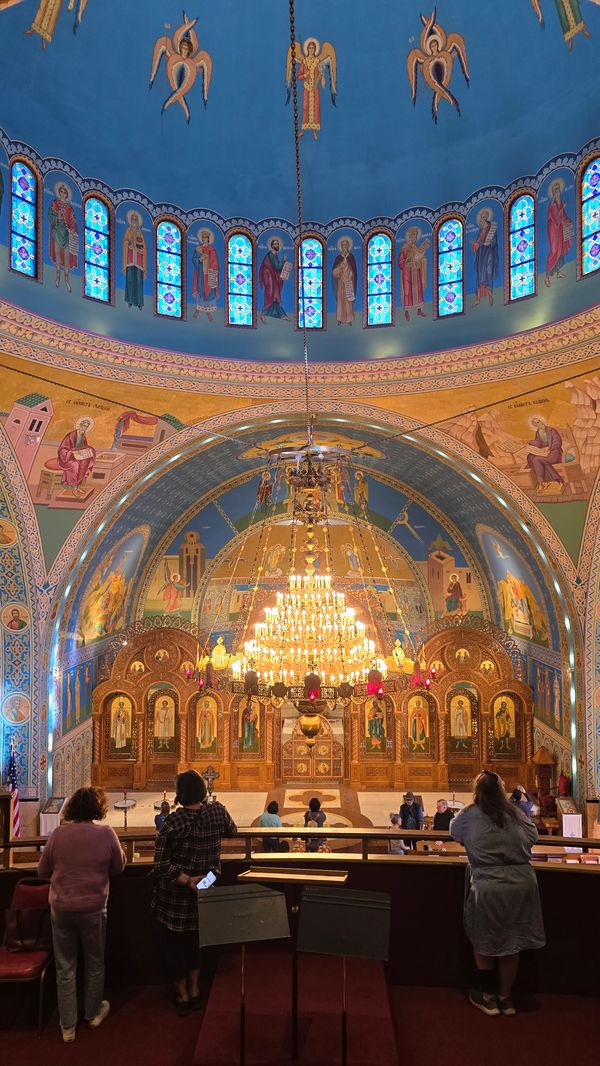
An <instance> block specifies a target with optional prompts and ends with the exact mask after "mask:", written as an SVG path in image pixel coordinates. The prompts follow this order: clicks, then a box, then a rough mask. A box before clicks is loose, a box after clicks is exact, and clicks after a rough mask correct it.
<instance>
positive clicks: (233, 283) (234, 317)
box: [225, 232, 255, 326]
mask: <svg viewBox="0 0 600 1066" xmlns="http://www.w3.org/2000/svg"><path fill="white" fill-rule="evenodd" d="M226 256H227V306H226V309H225V314H226V321H227V325H228V326H253V325H254V323H255V318H254V244H253V242H252V240H251V239H250V237H249V236H248V234H247V233H241V232H240V233H232V234H230V236H229V237H228V238H227V244H226Z"/></svg>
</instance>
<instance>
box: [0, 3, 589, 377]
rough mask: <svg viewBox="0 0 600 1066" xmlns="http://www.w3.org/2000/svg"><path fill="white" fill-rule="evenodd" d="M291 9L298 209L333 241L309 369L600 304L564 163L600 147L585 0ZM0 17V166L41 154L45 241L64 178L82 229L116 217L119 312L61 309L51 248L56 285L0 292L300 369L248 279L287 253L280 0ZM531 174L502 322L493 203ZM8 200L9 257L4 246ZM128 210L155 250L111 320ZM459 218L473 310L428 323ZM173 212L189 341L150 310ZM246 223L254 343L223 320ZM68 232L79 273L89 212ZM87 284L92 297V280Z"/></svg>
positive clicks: (57, 7)
mask: <svg viewBox="0 0 600 1066" xmlns="http://www.w3.org/2000/svg"><path fill="white" fill-rule="evenodd" d="M3 8H4V10H3ZM296 8H297V10H296V40H297V42H298V43H297V58H298V60H299V64H298V70H299V75H300V77H301V79H302V80H301V81H300V82H299V83H298V90H299V105H300V111H301V122H302V124H303V126H305V127H306V128H305V131H304V135H303V137H302V141H301V157H302V181H303V213H304V218H305V220H307V222H308V224H309V225H310V224H314V228H315V229H316V231H317V232H318V233H320V234H321V235H322V237H323V239H324V241H325V252H326V257H327V263H326V267H325V279H326V289H327V293H326V296H327V307H326V309H325V311H326V313H325V325H326V326H327V327H328V333H327V335H325V334H324V333H322V334H320V335H319V336H317V335H316V331H315V335H314V339H313V356H314V358H315V359H318V360H324V361H331V360H348V359H364V358H384V357H388V356H390V357H391V356H399V355H403V354H414V353H418V352H426V351H432V350H438V349H441V348H448V347H457V346H462V345H465V344H474V343H477V342H479V341H485V340H489V339H494V338H497V337H501V336H506V335H507V334H510V333H515V332H519V331H521V330H524V329H528V328H531V327H533V326H537V325H540V324H542V323H544V322H548V321H553V320H556V319H558V318H562V317H565V316H566V315H568V314H570V313H572V312H574V311H577V310H581V309H583V308H585V307H589V306H591V305H592V304H593V303H595V302H598V284H597V280H598V276H600V272H599V274H598V275H596V279H595V284H584V285H576V284H575V282H576V280H577V279H576V275H577V274H578V271H577V270H576V262H575V260H576V241H575V226H576V215H577V208H576V195H577V188H576V171H577V167H578V164H579V163H580V161H581V160H582V159H584V158H586V153H588V152H589V151H590V149H591V150H596V149H597V144H596V142H595V141H594V138H597V137H598V134H599V133H600V130H599V128H598V109H597V71H596V63H595V60H594V56H595V54H596V51H597V41H598V39H599V37H600V6H599V5H598V4H597V3H596V2H595V0H530V2H529V3H528V2H527V0H505V2H504V3H502V4H492V3H488V4H473V2H472V0H453V3H452V4H450V3H448V2H445V3H439V4H438V5H437V7H434V6H433V4H432V5H431V7H430V6H427V5H424V4H423V2H422V0H405V2H403V3H398V0H379V2H378V3H377V4H369V3H364V2H361V3H359V2H357V0H350V2H348V0H329V2H328V3H326V4H324V3H323V2H322V0H297V4H296ZM0 20H1V21H0V25H1V27H2V37H3V40H4V41H5V42H6V46H5V48H4V52H3V63H2V67H1V69H0V99H1V100H2V108H1V111H0V126H2V128H3V129H4V131H5V135H6V136H5V138H4V142H3V143H4V144H5V147H6V153H7V155H6V156H3V154H2V148H0V168H1V169H0V173H2V172H4V174H5V175H7V167H8V156H9V155H10V154H11V153H14V152H15V151H17V152H18V151H23V152H24V153H25V154H26V155H27V154H29V152H30V150H31V153H32V155H31V157H32V158H33V159H34V160H36V161H37V162H38V163H39V164H40V169H41V172H42V174H43V177H44V196H43V205H42V219H43V225H44V229H45V230H46V229H47V225H46V217H47V214H48V210H49V207H50V205H51V202H52V197H53V196H54V195H55V188H56V185H57V180H58V179H60V178H61V176H62V177H63V179H64V178H66V177H68V179H69V182H70V185H69V190H68V195H69V197H70V198H71V202H72V204H73V209H74V212H75V217H76V218H78V217H79V216H80V214H81V208H82V201H83V197H84V195H85V194H86V192H88V191H89V190H90V189H94V188H97V189H98V190H100V191H103V192H105V193H106V195H107V196H108V197H109V199H111V200H112V203H113V204H114V206H115V208H116V229H115V242H114V244H115V247H114V250H113V256H114V259H115V279H114V284H113V292H112V300H111V303H112V304H113V306H112V307H106V308H105V307H102V306H100V305H90V304H89V303H87V304H86V303H85V302H84V301H81V300H75V298H67V296H70V290H69V289H68V288H67V287H66V286H65V285H61V284H60V282H59V283H58V284H57V285H56V288H57V289H58V292H54V291H52V290H53V289H54V288H55V286H54V278H53V260H52V256H51V253H50V254H49V249H48V236H47V233H45V234H44V247H43V248H42V250H41V259H42V260H43V270H42V274H43V281H44V283H45V286H46V285H47V287H46V291H44V290H43V289H42V287H41V286H32V285H29V287H27V286H26V285H24V284H23V279H22V278H20V277H15V276H10V277H6V278H5V276H4V273H2V276H1V280H2V291H3V293H4V295H5V297H6V298H7V299H8V300H9V301H11V302H13V303H15V304H17V305H19V306H22V307H25V308H27V309H29V310H32V311H39V312H40V313H42V314H43V315H46V316H48V317H52V318H56V319H57V320H59V321H62V322H65V323H67V322H68V323H69V324H70V325H73V326H76V327H79V328H82V329H87V330H89V331H91V332H94V333H100V334H106V335H108V336H111V337H114V338H118V339H121V340H123V341H124V342H129V343H137V344H148V345H153V346H158V347H162V348H166V349H179V350H183V351H186V352H190V353H192V354H200V353H201V354H209V355H217V354H218V355H220V356H224V357H231V358H248V359H254V360H265V359H267V360H269V359H293V358H298V352H297V345H295V344H294V342H293V338H292V336H291V333H292V331H291V330H287V329H284V328H283V326H282V323H281V322H268V323H267V328H266V329H264V330H262V329H260V326H261V325H262V324H263V323H261V322H260V311H261V306H262V300H263V293H262V291H260V285H261V282H260V280H259V273H258V271H259V266H260V264H261V262H262V260H263V258H264V256H265V255H266V254H268V251H269V248H270V243H269V242H270V241H271V240H272V238H273V236H274V235H276V236H277V237H278V239H279V242H280V245H281V246H282V248H281V251H282V254H283V253H284V252H285V253H286V254H287V257H288V259H289V258H292V259H293V238H294V233H295V231H294V226H295V219H296V195H295V173H294V152H293V140H292V106H291V103H288V104H287V105H286V98H287V96H288V93H287V88H286V56H287V51H288V45H289V39H290V33H289V11H288V4H287V3H285V2H284V0H258V2H255V3H253V4H249V3H247V2H245V0H221V2H220V3H219V4H215V5H209V6H206V5H203V6H197V7H193V6H192V7H190V8H189V9H188V8H186V9H185V11H184V13H183V14H182V9H181V4H180V0H161V2H159V0H145V2H144V4H143V5H140V4H134V3H132V2H131V0H130V2H129V3H121V4H119V5H117V4H114V3H113V4H111V3H102V2H101V0H87V2H86V0H69V2H68V3H67V0H12V3H11V2H10V0H9V3H8V5H6V4H0ZM313 52H314V54H315V57H316V60H319V63H318V65H317V66H316V77H317V81H316V85H315V86H314V88H313V90H312V91H311V92H310V93H309V94H308V96H307V95H306V90H307V85H308V81H307V78H305V77H304V74H306V75H307V77H308V78H309V77H310V60H311V59H312V57H313ZM300 61H301V62H300ZM152 75H154V77H153V78H152ZM169 79H170V81H169ZM334 90H335V91H334ZM552 181H558V182H559V183H560V184H561V195H562V199H563V201H564V204H565V210H566V218H567V219H568V220H569V222H568V223H567V224H566V225H567V230H564V231H563V232H567V231H568V232H571V231H572V236H571V239H570V241H567V239H566V238H565V241H567V243H568V245H569V247H568V250H567V252H566V254H565V260H566V265H567V270H566V271H565V282H564V284H555V283H554V280H553V282H552V285H549V284H546V286H544V277H545V275H546V273H547V272H548V269H549V267H548V263H549V262H550V261H551V253H550V248H549V237H548V234H547V224H546V220H547V213H548V210H549V206H550V204H551V201H552V194H551V182H552ZM523 183H526V184H527V185H528V186H530V187H531V188H532V189H533V190H534V192H536V193H537V208H538V216H539V217H538V219H537V229H536V232H537V250H536V254H537V276H538V282H537V288H538V294H537V296H536V298H535V299H534V300H532V301H529V302H528V301H525V302H524V303H521V304H520V305H517V304H514V305H510V306H507V307H506V308H505V307H504V304H505V302H506V300H507V296H506V270H507V262H506V259H507V250H506V249H507V239H506V233H505V232H504V231H505V229H506V227H505V226H504V222H503V209H504V206H505V204H506V201H507V199H508V198H509V196H510V194H511V193H512V191H515V190H516V189H518V188H519V187H520V185H523ZM5 185H6V180H5ZM7 200H8V197H7V196H5V197H4V205H3V207H2V216H1V218H0V243H1V244H5V243H6V240H7V236H6V234H7V232H8V230H7V221H8V216H7ZM133 204H137V205H138V211H139V212H140V215H141V218H142V230H143V231H144V233H145V235H146V242H147V245H148V262H147V277H146V278H145V280H144V289H145V297H146V299H145V305H144V308H143V314H142V315H135V314H133V315H132V314H131V313H128V311H129V312H130V311H131V308H130V307H129V308H127V307H125V308H124V307H123V302H124V295H123V292H124V281H123V277H122V274H123V271H122V269H121V244H122V240H123V235H124V233H125V228H126V225H127V218H128V216H129V215H130V213H131V209H132V205H133ZM452 205H455V206H454V207H453V210H457V211H459V212H461V213H462V215H463V216H464V219H465V226H466V228H465V234H464V237H465V250H466V255H465V264H464V274H465V307H464V310H465V311H466V312H469V313H466V314H461V315H457V316H455V317H453V318H451V317H450V316H449V317H448V318H446V319H444V321H443V322H442V323H440V322H439V321H434V319H435V317H436V311H435V301H434V293H433V265H434V264H433V261H432V253H433V243H434V234H433V233H432V226H433V225H434V224H435V221H436V219H437V218H439V217H440V211H442V210H443V209H445V208H446V207H452ZM484 207H485V208H486V209H487V210H488V211H489V212H490V220H491V224H492V227H493V226H495V227H496V228H497V253H495V258H494V259H493V261H492V264H491V268H490V270H491V273H490V278H489V279H488V280H489V284H488V285H487V286H483V287H484V288H485V289H486V290H487V289H489V292H487V291H486V293H485V295H484V299H483V304H484V305H485V306H483V307H481V308H480V309H479V311H478V312H477V311H476V312H475V313H474V314H471V313H470V312H471V311H472V310H473V306H476V307H479V302H481V294H480V293H479V294H478V290H479V289H481V287H482V286H481V284H480V278H479V276H478V275H477V274H476V266H475V262H474V255H475V251H474V250H472V249H473V246H474V245H475V244H476V243H477V240H478V235H479V233H480V230H481V212H482V210H483V208H484ZM165 209H169V210H172V211H173V213H174V214H175V215H176V217H178V218H180V219H181V223H182V226H184V227H185V228H186V230H187V241H186V244H187V252H188V259H189V262H188V269H187V279H186V289H187V292H186V293H184V296H185V295H187V308H184V313H183V315H182V317H183V319H184V327H185V328H184V329H183V330H181V329H179V330H178V329H177V328H175V329H174V328H173V323H172V322H169V321H164V320H161V319H160V318H159V317H157V316H156V315H153V313H152V309H151V306H149V305H151V304H152V299H153V296H154V293H153V289H152V273H153V262H152V247H151V246H152V223H153V220H154V219H156V217H157V216H158V215H159V214H160V212H161V210H165ZM203 223H204V224H205V225H210V226H211V227H212V237H211V240H212V242H213V243H214V249H215V252H216V255H217V258H218V260H219V263H220V278H219V282H220V283H219V291H218V293H217V297H216V301H215V306H216V312H217V313H216V315H214V316H213V318H214V321H213V318H211V319H209V318H208V316H207V315H206V314H205V313H204V309H202V308H201V310H200V314H199V315H194V305H193V293H192V286H193V273H194V268H193V264H192V254H193V247H194V246H195V244H196V241H197V231H198V228H199V226H198V224H203ZM238 223H239V224H241V225H244V226H246V227H247V229H248V230H249V232H250V233H251V235H252V236H253V237H254V238H255V240H256V256H255V259H256V262H255V289H256V291H255V295H254V322H253V324H254V325H256V326H257V327H258V328H257V329H256V331H250V330H248V331H247V333H246V334H244V335H242V334H241V333H240V332H239V331H235V330H233V331H232V330H227V329H224V328H221V326H222V324H223V314H224V302H223V290H224V288H225V281H226V270H225V266H224V263H223V261H222V260H223V257H224V253H225V250H224V245H223V234H224V233H225V232H226V231H227V230H228V229H230V228H231V227H232V226H235V225H236V224H238ZM78 224H79V231H80V236H79V245H80V247H79V255H78V260H79V261H78V263H77V265H74V266H73V273H74V275H75V276H76V275H77V273H78V272H79V275H81V266H82V264H81V260H82V254H81V253H82V247H81V245H82V240H81V236H82V234H81V231H82V228H83V227H82V221H81V219H79V223H78ZM373 225H383V226H387V227H388V228H389V230H390V233H391V235H392V238H393V245H394V246H393V248H392V252H391V264H392V266H391V270H392V280H391V288H392V300H393V303H394V304H395V306H394V309H393V313H392V322H391V325H392V329H390V330H375V331H371V332H370V333H368V331H367V330H365V329H364V328H362V329H361V319H362V325H363V327H364V324H365V316H366V311H367V297H366V293H365V292H364V291H361V290H363V287H364V285H361V284H360V277H361V274H362V273H363V272H362V270H361V264H362V258H363V238H364V237H365V235H366V234H368V233H369V231H370V229H371V228H372V227H373ZM411 225H412V226H413V228H414V226H415V225H418V227H419V235H418V238H417V240H418V242H421V244H420V247H422V248H423V256H424V259H425V263H426V266H427V269H426V270H425V268H424V269H423V274H422V275H421V281H420V282H419V283H418V285H417V282H416V281H415V280H414V279H413V282H412V285H413V286H416V287H417V288H419V292H418V293H415V292H413V293H412V295H410V296H408V297H407V295H406V292H403V290H402V285H403V284H404V282H403V281H402V279H401V277H400V271H399V269H398V256H399V253H401V251H402V247H403V245H404V244H405V243H406V240H407V230H408V228H409V227H410V226H411ZM188 227H189V228H188ZM503 227H504V229H503ZM569 227H571V229H569ZM503 236H504V240H503ZM344 237H346V238H347V239H348V240H349V241H350V244H351V246H352V253H353V254H354V256H355V260H356V263H357V264H358V268H357V269H358V274H357V277H356V278H355V285H354V288H355V290H356V291H355V300H354V301H353V306H354V316H355V317H354V320H353V322H352V324H353V325H354V326H355V327H356V328H355V329H354V330H353V331H352V333H350V331H349V330H347V329H346V330H343V329H342V330H337V329H336V325H337V324H340V325H342V326H346V325H349V324H350V323H349V322H348V321H347V320H346V319H345V318H344V317H343V316H342V321H341V322H340V321H339V316H338V320H337V323H336V315H335V313H334V311H335V293H334V289H335V283H334V281H333V280H332V267H333V266H334V261H335V257H336V255H337V254H338V251H339V248H340V242H341V240H343V239H344ZM579 273H580V271H579ZM560 276H562V275H560ZM407 284H408V282H407ZM77 285H78V290H79V291H81V277H79V280H78V282H77ZM293 285H294V282H293V279H292V280H290V281H288V283H287V287H285V286H284V299H283V301H282V302H283V305H284V308H283V309H284V311H286V312H287V313H288V314H289V315H290V316H291V315H292V314H293V304H294V294H293ZM421 288H422V291H421ZM184 302H185V301H184ZM492 304H494V306H492ZM133 306H134V308H136V307H137V306H139V305H137V304H135V303H134V305H133ZM140 310H142V308H141V307H140ZM115 311H116V313H114V312H115ZM394 316H395V317H394ZM194 318H195V319H196V321H195V322H193V321H190V320H193V319H194ZM421 319H422V321H421ZM190 326H193V328H192V329H190V328H188V327H190ZM331 327H333V329H332V328H331Z"/></svg>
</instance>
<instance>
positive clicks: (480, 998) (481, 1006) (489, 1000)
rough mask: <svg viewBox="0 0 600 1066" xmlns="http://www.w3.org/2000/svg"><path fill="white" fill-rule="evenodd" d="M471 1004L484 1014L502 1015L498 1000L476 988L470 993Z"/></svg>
mask: <svg viewBox="0 0 600 1066" xmlns="http://www.w3.org/2000/svg"><path fill="white" fill-rule="evenodd" d="M469 1003H471V1004H472V1005H473V1006H474V1007H477V1010H482V1011H483V1013H484V1014H489V1015H494V1014H500V1008H499V1007H498V1000H497V999H496V997H495V996H486V995H484V993H483V992H482V991H481V989H479V988H475V989H473V990H472V991H471V992H469Z"/></svg>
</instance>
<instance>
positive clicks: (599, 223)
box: [581, 158, 600, 274]
mask: <svg viewBox="0 0 600 1066" xmlns="http://www.w3.org/2000/svg"><path fill="white" fill-rule="evenodd" d="M599 268H600V158H598V159H592V162H591V163H590V164H589V166H587V167H586V169H585V171H584V174H583V181H582V183H581V273H582V274H591V273H592V271H594V270H598V269H599Z"/></svg>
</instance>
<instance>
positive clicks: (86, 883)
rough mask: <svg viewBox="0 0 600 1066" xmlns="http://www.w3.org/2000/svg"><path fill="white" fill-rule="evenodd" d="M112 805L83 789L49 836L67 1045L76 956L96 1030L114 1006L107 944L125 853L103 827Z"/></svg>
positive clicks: (45, 868)
mask: <svg viewBox="0 0 600 1066" xmlns="http://www.w3.org/2000/svg"><path fill="white" fill-rule="evenodd" d="M107 809H108V804H107V802H106V796H105V794H104V792H103V791H102V789H100V788H79V789H78V790H77V792H75V793H74V794H73V795H72V796H71V799H70V800H69V802H68V803H67V806H66V808H65V811H64V815H63V818H64V821H63V824H62V825H59V826H57V828H56V829H54V830H53V831H52V833H51V834H50V836H49V837H48V840H47V843H46V846H45V848H44V850H43V852H42V857H41V859H40V861H39V864H38V876H39V877H48V878H50V907H51V909H52V942H53V945H54V961H55V964H56V986H57V994H58V1013H59V1016H60V1027H61V1030H62V1037H63V1040H64V1042H65V1044H71V1043H72V1042H73V1040H74V1039H75V1035H76V1034H75V1028H76V1025H77V959H78V955H79V950H80V948H81V951H82V954H83V962H84V1000H85V1018H86V1021H87V1024H88V1026H89V1027H90V1028H91V1029H97V1028H98V1026H99V1025H102V1022H103V1021H104V1019H105V1018H106V1016H107V1014H108V1012H109V1010H110V1004H109V1002H108V1000H107V999H102V994H103V991H104V943H105V939H106V901H107V899H108V887H109V878H111V877H115V876H116V874H120V873H122V871H123V868H124V866H125V855H124V853H123V850H122V848H121V845H120V843H119V838H118V837H117V834H116V833H115V831H114V829H113V828H112V827H111V826H110V825H98V824H97V823H98V822H101V821H102V819H103V818H105V817H106V812H107Z"/></svg>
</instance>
